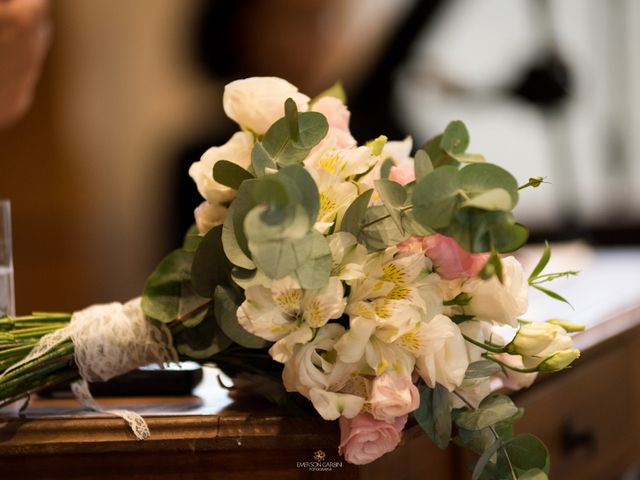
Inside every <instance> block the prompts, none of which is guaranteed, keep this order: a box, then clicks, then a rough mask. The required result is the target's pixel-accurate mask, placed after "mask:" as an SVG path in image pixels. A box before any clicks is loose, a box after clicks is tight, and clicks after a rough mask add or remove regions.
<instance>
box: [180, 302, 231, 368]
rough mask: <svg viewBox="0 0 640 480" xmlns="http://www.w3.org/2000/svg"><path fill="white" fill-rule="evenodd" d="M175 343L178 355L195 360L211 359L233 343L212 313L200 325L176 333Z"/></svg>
mask: <svg viewBox="0 0 640 480" xmlns="http://www.w3.org/2000/svg"><path fill="white" fill-rule="evenodd" d="M205 312H206V311H205ZM173 341H174V345H175V346H176V350H177V351H178V353H180V354H182V355H186V356H187V357H189V358H191V359H194V360H203V359H205V358H209V357H211V356H212V355H215V354H216V353H218V352H221V351H223V350H225V349H226V348H227V347H229V346H230V345H231V343H232V341H231V339H230V338H229V337H227V336H226V335H225V334H224V333H222V330H221V329H220V327H218V325H217V323H216V319H215V317H214V315H213V313H212V312H209V314H207V315H206V316H205V317H204V319H203V320H202V321H201V322H200V323H199V324H198V325H196V326H193V327H191V328H184V329H182V330H180V331H179V332H177V333H175V334H174V335H173Z"/></svg>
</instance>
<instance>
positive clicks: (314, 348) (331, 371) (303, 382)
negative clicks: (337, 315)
mask: <svg viewBox="0 0 640 480" xmlns="http://www.w3.org/2000/svg"><path fill="white" fill-rule="evenodd" d="M344 332H345V329H344V327H343V326H342V325H339V324H337V323H329V324H327V325H325V326H323V327H321V328H320V329H319V330H318V332H317V333H316V336H315V338H314V339H313V340H312V341H311V342H309V343H307V344H304V345H302V344H298V345H296V346H295V347H294V350H293V355H292V356H291V357H290V358H289V359H288V360H287V361H286V363H285V365H284V371H283V372H282V381H283V383H284V386H285V388H286V389H287V391H288V392H299V393H301V394H302V395H304V396H305V397H307V398H309V392H310V390H311V389H313V388H317V389H321V390H328V389H336V390H337V389H339V388H340V387H342V386H343V385H344V383H346V381H347V380H348V379H349V374H350V373H351V369H350V368H349V367H348V366H347V365H346V364H344V363H343V362H340V361H337V360H336V361H333V362H331V361H329V360H327V358H325V355H323V354H324V353H325V352H331V351H332V350H333V346H334V345H335V343H336V342H337V341H338V339H340V338H341V337H342V335H343V334H344Z"/></svg>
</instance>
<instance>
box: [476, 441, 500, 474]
mask: <svg viewBox="0 0 640 480" xmlns="http://www.w3.org/2000/svg"><path fill="white" fill-rule="evenodd" d="M501 446H502V442H501V441H500V439H496V440H495V441H494V442H493V443H492V444H491V445H490V446H489V448H487V449H486V450H485V451H484V452H483V453H482V455H480V458H479V459H478V461H477V462H476V464H475V466H474V468H473V474H472V475H471V480H478V479H479V478H480V475H482V472H483V471H484V469H485V468H486V466H487V464H488V463H489V461H490V460H491V457H493V456H494V455H495V454H496V452H497V451H498V449H499V448H500V447H501Z"/></svg>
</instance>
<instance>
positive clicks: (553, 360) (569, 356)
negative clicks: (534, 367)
mask: <svg viewBox="0 0 640 480" xmlns="http://www.w3.org/2000/svg"><path fill="white" fill-rule="evenodd" d="M579 356H580V350H578V349H577V348H570V349H569V350H561V351H560V352H556V353H554V354H553V355H551V356H550V357H547V358H546V359H545V360H544V361H543V362H542V363H540V365H538V371H540V372H558V371H560V370H564V369H565V368H567V367H568V366H569V365H570V364H571V362H573V361H574V360H575V359H576V358H578V357H579Z"/></svg>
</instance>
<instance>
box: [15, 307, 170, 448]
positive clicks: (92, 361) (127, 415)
mask: <svg viewBox="0 0 640 480" xmlns="http://www.w3.org/2000/svg"><path fill="white" fill-rule="evenodd" d="M67 339H71V341H72V342H73V346H74V357H75V362H76V365H77V366H78V371H79V372H80V376H81V377H82V379H81V380H78V381H77V382H75V383H74V384H73V385H72V386H71V387H72V391H73V393H74V395H75V396H76V398H78V400H79V401H80V402H81V403H82V405H84V406H85V407H88V408H91V409H93V410H96V411H99V412H103V413H108V414H111V415H116V416H119V417H121V418H123V419H124V420H126V421H127V423H128V424H129V426H130V427H131V430H132V431H133V433H134V435H135V436H136V437H137V438H138V439H140V440H143V439H145V438H147V437H148V436H149V428H148V427H147V424H146V423H145V421H144V419H143V418H142V417H141V416H140V415H138V414H137V413H135V412H131V411H127V410H104V409H102V408H100V406H99V405H98V404H97V402H96V401H95V400H94V398H93V397H92V396H91V393H90V392H89V387H88V385H87V381H89V382H105V381H107V380H110V379H111V378H114V377H117V376H118V375H122V374H124V373H127V372H129V371H131V370H135V369H136V368H138V367H141V366H144V365H149V364H159V365H163V364H165V363H170V362H176V361H177V360H178V355H177V353H176V351H175V349H174V348H173V341H172V337H171V332H170V331H169V329H168V328H167V326H166V325H164V324H162V323H160V322H156V321H155V320H151V319H149V318H147V317H146V316H145V314H144V312H143V311H142V306H141V299H140V298H136V299H133V300H131V301H129V302H127V303H125V304H124V305H123V304H121V303H118V302H114V303H108V304H104V305H93V306H91V307H88V308H86V309H84V310H80V311H78V312H76V313H74V314H73V316H72V317H71V322H70V323H69V325H68V326H66V327H64V328H62V329H60V330H58V331H56V332H53V333H50V334H49V335H46V336H44V337H42V339H40V342H39V343H38V344H37V345H36V346H35V347H34V348H33V349H32V350H31V352H30V353H29V355H27V356H26V357H25V358H24V359H23V360H22V361H20V362H19V363H16V364H15V365H12V366H11V367H10V368H9V369H7V370H6V371H5V373H4V374H6V373H8V372H9V371H11V370H14V369H16V368H18V367H19V366H21V365H23V364H25V363H27V362H29V361H31V360H33V359H35V358H38V357H41V356H42V355H44V354H46V353H47V352H49V351H50V350H52V349H53V348H54V347H56V346H57V345H59V344H60V343H62V342H64V341H65V340H67Z"/></svg>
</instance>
